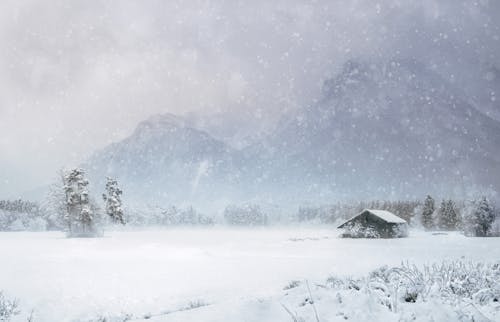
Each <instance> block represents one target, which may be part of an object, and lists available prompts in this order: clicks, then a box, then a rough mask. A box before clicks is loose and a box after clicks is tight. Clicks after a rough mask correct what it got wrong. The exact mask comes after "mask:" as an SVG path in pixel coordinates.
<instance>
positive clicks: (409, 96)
mask: <svg viewBox="0 0 500 322" xmlns="http://www.w3.org/2000/svg"><path fill="white" fill-rule="evenodd" d="M499 140H500V123H499V122H498V121H496V120H494V119H492V118H490V117H489V116H488V115H486V114H483V113H482V112H480V111H479V110H477V109H476V108H475V107H474V105H473V104H471V103H470V102H469V101H468V98H467V97H466V96H465V94H463V92H462V91H460V90H459V89H457V88H455V87H454V85H453V83H451V82H450V81H448V80H446V79H444V78H443V77H441V75H439V74H438V73H437V72H435V71H434V70H433V69H431V68H429V67H427V66H426V65H424V64H422V63H420V62H418V61H415V60H391V61H387V62H376V63H373V62H371V63H370V62H360V61H348V62H347V63H345V64H344V66H343V69H342V70H341V71H340V72H339V73H338V74H337V75H336V76H335V77H333V78H331V79H329V80H327V81H326V82H325V83H324V88H323V93H322V98H321V100H319V101H318V102H317V103H315V104H312V105H310V106H306V107H304V108H302V109H301V110H300V111H298V112H296V113H294V114H293V115H286V117H285V118H283V119H282V120H281V121H280V122H279V123H278V124H277V126H276V130H275V131H273V132H272V133H271V134H269V135H267V136H266V137H264V138H262V139H259V140H258V141H257V142H256V143H253V144H251V145H249V146H245V145H242V146H245V147H244V148H241V149H237V148H234V146H235V145H234V144H228V143H226V142H225V141H222V140H219V139H215V138H214V137H213V136H211V135H210V134H209V133H207V132H205V131H202V130H199V129H196V128H195V127H194V126H192V125H190V124H188V123H187V122H186V121H184V120H183V119H181V118H179V117H176V116H173V115H157V116H154V117H151V118H150V119H148V120H146V121H144V122H142V123H141V124H139V125H138V127H137V129H136V130H135V132H134V133H133V134H132V135H131V136H130V137H129V138H127V139H125V140H123V141H121V142H118V143H115V144H113V145H111V146H109V147H107V148H105V149H104V150H102V151H99V152H97V153H96V154H95V155H94V156H93V157H92V158H91V159H90V160H88V162H87V164H86V167H87V168H89V169H90V173H91V176H92V177H93V178H95V180H97V181H98V182H99V180H102V178H104V176H106V175H110V176H114V177H116V178H118V180H119V181H121V182H122V183H123V185H124V190H125V191H128V192H129V194H130V195H133V197H134V198H136V199H141V200H147V201H148V202H151V201H157V202H173V203H183V202H187V203H199V202H202V203H204V204H210V203H212V204H214V203H220V204H224V202H226V203H227V202H230V201H232V200H233V201H241V200H248V199H258V200H272V201H274V202H294V203H295V202H302V201H304V200H315V201H320V202H328V201H330V202H331V201H333V200H335V199H336V198H342V199H350V198H367V199H373V198H408V197H422V196H423V195H425V194H427V193H432V194H437V195H440V196H457V195H460V196H463V195H464V194H467V193H469V192H470V191H471V190H473V189H481V190H483V191H484V190H486V189H490V190H491V189H492V190H496V191H499V190H500V189H499V188H500V185H499V183H498V182H500V166H499V164H500V152H499V151H498V141H499Z"/></svg>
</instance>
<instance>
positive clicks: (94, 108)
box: [0, 0, 500, 198]
mask: <svg viewBox="0 0 500 322" xmlns="http://www.w3.org/2000/svg"><path fill="white" fill-rule="evenodd" d="M499 8H500V5H499V2H498V1H486V0H485V1H465V2H461V1H456V0H443V1H429V0H423V1H407V2H406V1H380V2H376V1H371V0H367V1H330V0H327V1H319V0H318V1H296V0H286V1H236V0H230V1H206V0H205V1H174V0H169V1H165V0H158V1H154V0H149V1H148V0H137V1H129V0H119V1H113V0H102V1H99V0H97V1H93V0H81V1H71V0H51V1H43V0H2V1H1V2H0V198H1V197H13V196H16V195H17V194H19V193H21V192H23V191H26V190H31V189H35V188H37V187H39V186H42V185H44V184H46V183H48V182H50V180H51V179H52V178H53V177H54V176H55V173H56V171H57V169H60V168H61V167H65V166H69V165H73V164H77V163H78V162H80V161H81V160H82V159H83V158H85V157H86V156H87V155H89V154H90V153H92V152H93V151H95V150H96V149H98V148H102V147H103V146H105V145H106V144H109V143H110V142H113V141H117V140H120V139H122V138H124V137H125V136H127V135H128V134H130V133H131V132H132V131H133V129H134V127H135V125H136V124H137V122H139V121H141V120H143V119H145V118H147V117H148V116H150V115H152V114H157V113H165V112H170V113H175V114H184V115H185V114H188V113H202V114H211V113H225V114H227V115H247V116H248V119H249V120H251V121H252V122H250V124H259V123H260V122H259V118H260V119H261V120H262V119H264V120H273V121H274V120H276V119H277V118H278V117H279V115H281V114H282V113H284V111H287V110H290V109H292V110H293V109H296V108H297V107H300V106H303V105H305V104H310V103H311V102H312V101H313V100H314V99H315V98H317V97H318V96H319V93H320V90H321V84H322V82H323V81H324V80H325V79H326V78H328V77H331V76H332V75H334V74H335V72H336V71H337V70H338V69H339V67H340V66H341V65H342V63H344V62H345V61H346V60H347V59H373V60H375V59H391V58H392V57H399V56H403V57H407V56H411V57H415V58H418V59H420V60H423V61H425V62H426V63H427V64H429V65H433V66H435V68H437V69H438V70H439V71H440V72H441V73H442V74H443V76H444V77H449V78H450V79H452V80H454V81H456V82H457V86H461V87H462V88H463V89H464V90H467V91H470V95H471V96H477V97H474V98H475V99H476V101H479V102H481V101H482V100H486V101H488V102H490V103H491V102H494V95H496V94H498V93H496V94H495V93H493V94H492V93H491V92H494V90H495V89H491V88H487V89H485V88H484V86H482V83H481V82H482V81H483V80H484V79H487V78H491V77H492V75H493V77H494V76H495V75H497V74H495V73H494V72H493V74H492V73H491V70H493V71H495V70H496V71H498V69H499V67H500V63H499V57H498V56H499V55H498V53H499V51H500V41H499V35H500V32H499V23H500V9H499ZM495 68H496V69H495ZM490 80H491V79H490ZM492 95H493V97H491V96H492ZM488 99H489V100H488ZM488 106H489V107H488V108H490V110H491V109H492V110H493V111H494V109H495V107H496V106H495V103H491V104H490V105H488Z"/></svg>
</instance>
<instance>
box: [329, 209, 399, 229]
mask: <svg viewBox="0 0 500 322" xmlns="http://www.w3.org/2000/svg"><path fill="white" fill-rule="evenodd" d="M367 211H368V212H369V213H371V214H372V215H374V216H377V217H378V218H380V219H382V220H383V221H385V222H387V223H391V224H406V220H404V219H403V218H401V217H398V216H396V215H395V214H393V213H392V212H390V211H387V210H378V209H365V210H363V211H362V212H360V213H359V214H357V215H356V216H354V217H352V218H351V219H349V220H347V221H345V222H344V223H342V225H340V226H339V227H338V228H342V227H343V226H344V225H345V224H347V223H348V222H350V221H351V220H353V219H354V218H356V217H358V216H360V215H362V214H364V213H365V212H367Z"/></svg>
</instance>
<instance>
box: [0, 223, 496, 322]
mask: <svg viewBox="0 0 500 322" xmlns="http://www.w3.org/2000/svg"><path fill="white" fill-rule="evenodd" d="M338 234H339V232H338V231H337V230H335V229H331V228H318V227H306V228H297V227H286V228H256V229H224V228H212V229H167V230H150V231H136V232H107V233H106V235H105V237H104V238H96V239H67V238H65V237H64V235H63V234H62V233H59V232H42V233H27V232H16V233H0V290H3V291H4V295H5V296H6V297H8V298H17V299H18V300H19V305H20V309H21V314H19V315H17V316H16V317H15V318H14V319H13V321H26V319H27V316H28V315H29V313H30V312H31V310H34V317H35V319H34V321H37V322H41V321H48V322H54V321H89V320H94V321H96V320H97V319H98V318H99V317H103V316H106V317H108V320H107V321H110V320H111V321H112V320H113V319H109V317H125V316H127V315H130V316H133V318H134V319H133V320H139V321H140V320H142V319H144V318H145V317H146V318H150V319H149V320H150V321H151V320H154V321H292V319H291V317H290V315H289V314H288V313H287V312H286V311H285V310H284V309H283V308H282V306H281V305H280V304H281V303H280V300H279V299H280V298H281V296H282V294H283V292H284V291H283V287H284V286H286V285H287V284H288V283H289V282H290V281H292V280H299V281H305V280H308V281H309V282H310V283H311V284H315V283H320V282H324V281H325V280H326V279H327V278H328V277H329V276H331V275H337V276H354V277H356V276H361V275H366V274H367V273H368V272H369V271H371V270H373V269H376V268H378V267H380V266H383V265H399V264H400V263H401V262H402V261H409V262H410V263H415V264H417V265H422V264H426V263H433V262H441V261H442V260H453V259H465V260H473V261H486V262H491V261H495V260H497V261H498V259H500V247H498V246H499V245H500V238H467V237H464V236H461V235H459V234H455V233H451V234H449V235H432V234H430V233H423V232H416V231H412V232H411V236H410V237H409V238H404V239H390V240H366V239H358V240H353V239H340V238H338V237H337V236H338ZM273 299H277V300H275V301H274V300H273ZM198 306H200V307H198ZM191 308H192V309H191ZM169 312H170V313H169ZM319 314H320V315H321V312H319ZM336 318H338V319H341V317H336ZM119 320H120V319H118V318H116V321H119ZM121 320H123V318H122V319H121ZM322 321H337V320H336V319H334V318H333V317H331V318H323V319H322Z"/></svg>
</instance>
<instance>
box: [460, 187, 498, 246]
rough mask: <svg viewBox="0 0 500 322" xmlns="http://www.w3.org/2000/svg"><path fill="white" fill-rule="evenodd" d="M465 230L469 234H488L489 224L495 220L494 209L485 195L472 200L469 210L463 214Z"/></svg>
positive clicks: (480, 235)
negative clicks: (479, 198) (477, 199)
mask: <svg viewBox="0 0 500 322" xmlns="http://www.w3.org/2000/svg"><path fill="white" fill-rule="evenodd" d="M464 221H465V225H466V227H465V231H466V233H468V234H469V235H472V236H477V237H485V236H488V235H489V234H490V230H491V226H492V224H493V222H494V221H495V211H494V210H493V208H492V207H491V206H490V203H489V202H488V199H486V197H483V198H481V200H479V201H474V202H472V204H471V207H470V208H469V211H467V212H466V214H465V215H464Z"/></svg>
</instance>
